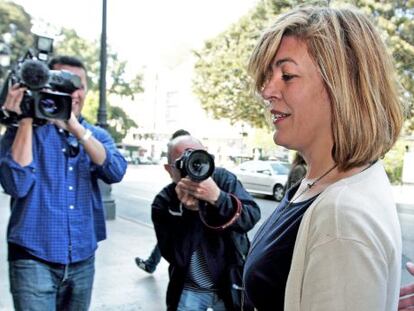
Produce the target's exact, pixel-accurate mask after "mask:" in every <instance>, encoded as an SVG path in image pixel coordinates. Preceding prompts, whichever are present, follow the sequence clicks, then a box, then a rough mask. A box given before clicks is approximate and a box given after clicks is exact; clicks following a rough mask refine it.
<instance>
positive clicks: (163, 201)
mask: <svg viewBox="0 0 414 311" xmlns="http://www.w3.org/2000/svg"><path fill="white" fill-rule="evenodd" d="M212 178H213V179H214V181H215V182H216V184H217V186H218V187H219V188H220V189H221V193H220V196H219V199H218V202H217V205H218V207H214V206H211V205H209V204H208V203H206V202H200V206H199V209H200V213H202V214H203V215H204V218H205V220H206V222H207V223H208V224H209V225H213V226H218V225H221V224H224V223H226V222H227V221H229V220H230V219H231V218H232V216H233V215H234V214H235V211H236V205H235V202H234V199H232V198H231V196H230V194H229V193H231V194H233V195H235V196H236V197H237V198H238V199H239V200H240V202H241V203H242V212H241V215H240V217H239V218H238V219H237V220H236V221H235V222H234V223H233V224H232V225H230V226H229V227H227V228H226V229H224V230H214V229H209V228H208V227H206V226H205V225H204V224H203V222H202V221H201V219H200V216H199V212H198V211H191V210H188V209H186V208H181V206H180V202H179V200H178V198H177V194H176V192H175V186H176V184H174V183H171V184H169V185H168V186H166V187H165V188H164V189H163V190H162V191H161V192H160V193H159V194H158V195H157V196H156V197H155V199H154V201H153V203H152V221H153V223H154V227H155V232H156V235H157V240H158V245H159V247H160V250H161V254H162V256H163V257H164V258H165V259H166V260H167V261H168V262H169V263H170V266H169V276H170V282H169V284H168V288H167V310H171V311H175V310H176V309H177V306H178V302H179V299H180V296H181V292H182V290H183V287H184V281H185V277H186V274H187V270H188V268H189V264H190V258H191V255H192V253H193V252H194V250H195V249H196V248H197V247H198V245H201V249H202V251H203V253H204V256H205V258H206V260H207V266H208V269H209V271H210V272H211V275H212V277H213V281H214V282H215V284H217V285H218V286H219V288H220V291H219V293H218V295H219V296H220V297H221V298H222V299H223V300H224V302H225V304H226V307H227V308H228V310H232V309H233V308H232V306H231V303H230V285H229V284H230V283H229V278H228V273H227V272H228V271H227V269H228V267H229V266H230V265H231V264H234V263H235V262H236V261H237V255H236V254H235V252H236V251H235V247H234V241H235V242H236V243H237V247H238V249H239V250H241V251H242V252H243V253H244V254H247V251H248V248H249V240H248V238H247V234H246V233H247V232H248V231H249V230H250V229H252V228H253V226H254V225H255V224H256V223H257V221H258V220H259V219H260V209H259V207H258V205H257V204H256V202H254V200H253V198H252V197H251V196H250V194H248V193H247V191H246V190H245V189H244V188H243V186H242V185H241V184H240V182H239V181H238V180H237V178H236V176H235V175H234V174H232V173H230V172H229V171H227V170H225V169H223V168H217V169H216V170H215V171H214V173H213V176H212Z"/></svg>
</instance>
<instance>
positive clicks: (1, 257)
mask: <svg viewBox="0 0 414 311" xmlns="http://www.w3.org/2000/svg"><path fill="white" fill-rule="evenodd" d="M8 218H9V197H8V196H7V195H5V194H4V193H2V192H1V193H0V237H1V238H0V310H1V311H12V310H13V305H12V299H11V295H10V292H9V282H8V269H7V246H6V227H7V222H8ZM107 229H108V230H107V231H108V238H107V239H106V240H105V241H103V242H101V243H99V248H98V251H97V253H96V272H95V282H94V288H93V295H92V304H91V309H90V310H94V311H98V310H99V311H112V310H114V311H135V310H143V311H163V310H165V292H166V286H167V282H168V271H167V268H168V264H167V262H166V261H165V260H162V261H161V263H160V264H159V266H158V268H157V270H156V271H155V272H154V273H153V274H148V273H146V272H144V271H142V270H141V269H139V268H138V267H137V266H136V265H135V261H134V258H135V257H136V256H142V257H146V256H148V255H149V254H150V253H151V251H152V248H153V246H154V245H155V241H156V238H155V233H154V230H153V229H152V228H151V227H149V226H146V225H144V224H138V223H135V222H131V221H129V220H125V219H123V218H121V217H117V218H116V220H110V221H107Z"/></svg>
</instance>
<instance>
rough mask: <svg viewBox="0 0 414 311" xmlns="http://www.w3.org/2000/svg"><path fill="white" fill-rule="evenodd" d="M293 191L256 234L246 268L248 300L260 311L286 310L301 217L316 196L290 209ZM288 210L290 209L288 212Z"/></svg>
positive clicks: (245, 277)
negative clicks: (286, 293)
mask: <svg viewBox="0 0 414 311" xmlns="http://www.w3.org/2000/svg"><path fill="white" fill-rule="evenodd" d="M297 188H298V187H295V188H292V189H290V190H289V191H288V192H287V193H286V195H285V197H284V198H283V200H282V201H281V202H280V204H279V206H278V208H277V209H276V210H275V211H274V212H273V213H272V214H271V215H270V216H269V218H268V219H267V220H266V221H265V222H264V223H263V225H262V226H261V227H260V228H259V230H258V232H257V233H256V235H255V237H254V239H253V242H252V246H251V248H250V252H249V255H248V257H247V260H246V264H245V268H244V275H243V279H244V284H245V288H246V295H247V297H248V299H249V300H250V301H251V302H252V303H253V305H254V306H255V307H256V309H258V310H259V311H264V310H272V311H274V310H278V311H281V310H283V304H284V296H285V287H286V281H287V277H288V274H289V270H290V265H291V261H292V254H293V248H294V246H295V241H296V236H297V233H298V229H299V225H300V222H301V220H302V216H303V214H304V213H305V211H306V210H307V208H308V207H309V206H310V205H311V203H312V202H313V201H314V200H315V198H316V196H315V197H313V198H311V199H309V200H306V201H303V202H299V203H292V204H291V205H290V206H288V203H289V201H288V198H290V197H291V196H292V195H293V194H294V193H295V192H296V190H297ZM286 207H287V208H286Z"/></svg>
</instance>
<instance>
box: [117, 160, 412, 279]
mask: <svg viewBox="0 0 414 311" xmlns="http://www.w3.org/2000/svg"><path fill="white" fill-rule="evenodd" d="M169 182H170V178H169V176H168V174H167V172H166V171H165V170H164V169H163V167H162V165H130V166H129V168H128V173H127V175H126V176H125V178H124V180H123V181H122V182H121V183H119V184H116V185H114V186H113V189H112V194H113V197H114V199H115V200H116V202H119V203H121V204H117V211H116V212H117V217H122V218H126V219H129V220H130V221H133V222H136V223H140V224H142V225H144V226H148V227H152V222H151V202H152V200H153V198H154V196H155V195H156V194H157V193H158V192H159V191H160V190H161V189H162V188H163V187H164V186H165V185H167V184H168V183H169ZM255 200H256V202H257V204H258V205H259V206H260V209H261V213H262V217H261V220H260V221H259V223H258V224H257V225H256V226H255V227H254V228H253V229H252V230H251V231H250V232H249V236H250V237H251V238H252V237H253V236H254V234H255V233H256V231H257V229H258V228H259V227H260V225H261V224H262V223H263V221H264V220H265V219H267V217H269V215H270V214H271V213H272V211H273V210H274V209H275V207H276V206H277V203H276V202H275V201H273V200H271V199H266V198H264V197H258V196H255ZM398 212H399V218H400V223H401V231H402V236H403V258H402V267H403V265H404V263H405V262H407V261H408V260H411V261H413V260H414V208H413V205H412V204H410V205H401V206H399V208H398ZM402 269H403V273H402V280H401V281H402V284H405V283H407V282H411V281H412V280H413V277H412V276H410V275H409V274H408V272H406V271H405V268H404V267H403V268H402Z"/></svg>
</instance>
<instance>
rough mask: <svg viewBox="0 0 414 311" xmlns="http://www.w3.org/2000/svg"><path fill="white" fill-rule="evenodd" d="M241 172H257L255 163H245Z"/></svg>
mask: <svg viewBox="0 0 414 311" xmlns="http://www.w3.org/2000/svg"><path fill="white" fill-rule="evenodd" d="M240 170H242V171H248V172H251V171H255V163H254V162H244V163H242V164H240Z"/></svg>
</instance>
